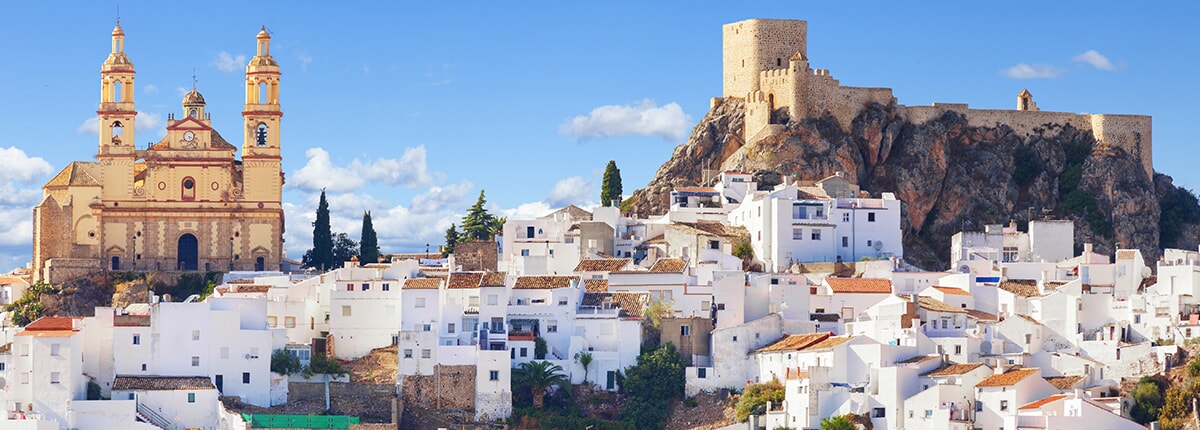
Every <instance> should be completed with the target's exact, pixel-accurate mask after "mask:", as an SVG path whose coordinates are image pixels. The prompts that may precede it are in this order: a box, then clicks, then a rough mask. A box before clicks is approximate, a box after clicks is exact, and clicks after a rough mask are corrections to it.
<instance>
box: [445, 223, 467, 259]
mask: <svg viewBox="0 0 1200 430" xmlns="http://www.w3.org/2000/svg"><path fill="white" fill-rule="evenodd" d="M461 236H462V235H460V234H459V233H458V229H457V228H455V227H454V223H450V228H448V229H446V246H444V247H442V257H446V256H448V255H450V254H453V253H454V245H456V244H458V241H459V239H460V238H461Z"/></svg>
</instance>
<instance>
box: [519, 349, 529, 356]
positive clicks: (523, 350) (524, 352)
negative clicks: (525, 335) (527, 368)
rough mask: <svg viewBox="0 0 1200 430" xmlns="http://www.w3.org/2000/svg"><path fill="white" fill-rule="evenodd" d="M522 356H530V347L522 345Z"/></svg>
mask: <svg viewBox="0 0 1200 430" xmlns="http://www.w3.org/2000/svg"><path fill="white" fill-rule="evenodd" d="M521 356H522V357H528V356H529V348H525V347H522V348H521Z"/></svg>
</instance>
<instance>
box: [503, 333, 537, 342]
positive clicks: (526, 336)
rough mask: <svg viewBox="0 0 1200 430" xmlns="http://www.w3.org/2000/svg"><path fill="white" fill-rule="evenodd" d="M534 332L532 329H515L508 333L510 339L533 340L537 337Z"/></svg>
mask: <svg viewBox="0 0 1200 430" xmlns="http://www.w3.org/2000/svg"><path fill="white" fill-rule="evenodd" d="M536 337H537V336H535V335H534V334H533V332H530V331H513V332H509V333H508V340H528V341H532V340H533V339H534V338H536Z"/></svg>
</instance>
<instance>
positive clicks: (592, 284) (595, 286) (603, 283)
mask: <svg viewBox="0 0 1200 430" xmlns="http://www.w3.org/2000/svg"><path fill="white" fill-rule="evenodd" d="M583 289H584V291H587V292H589V293H603V292H607V291H608V280H607V279H588V280H586V281H583Z"/></svg>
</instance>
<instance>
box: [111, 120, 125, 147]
mask: <svg viewBox="0 0 1200 430" xmlns="http://www.w3.org/2000/svg"><path fill="white" fill-rule="evenodd" d="M111 128H112V135H111V136H109V137H111V138H112V143H113V145H120V144H121V136H122V135H123V134H124V132H125V126H124V125H122V124H121V121H113V123H112V127H111Z"/></svg>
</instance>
